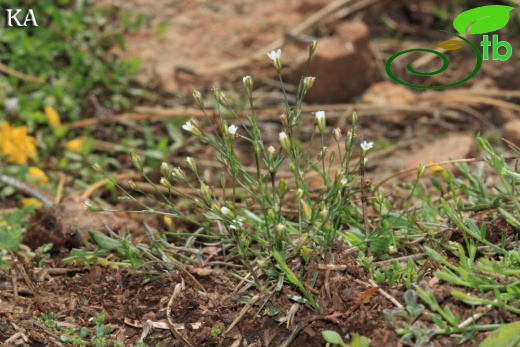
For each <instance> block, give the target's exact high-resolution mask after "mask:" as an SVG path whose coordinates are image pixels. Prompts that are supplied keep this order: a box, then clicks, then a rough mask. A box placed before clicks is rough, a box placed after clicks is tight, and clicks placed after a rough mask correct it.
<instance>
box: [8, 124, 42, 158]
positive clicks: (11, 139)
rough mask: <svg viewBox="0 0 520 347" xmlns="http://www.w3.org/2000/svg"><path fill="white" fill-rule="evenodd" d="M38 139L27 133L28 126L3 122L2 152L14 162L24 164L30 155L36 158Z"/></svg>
mask: <svg viewBox="0 0 520 347" xmlns="http://www.w3.org/2000/svg"><path fill="white" fill-rule="evenodd" d="M36 145H37V142H36V139H35V138H34V137H32V136H29V135H27V127H26V126H25V125H24V126H21V127H11V125H10V124H9V123H7V122H3V123H2V129H1V130H0V153H1V154H2V155H4V156H6V157H7V161H9V162H10V163H13V164H19V165H23V164H25V163H27V160H28V158H29V157H31V158H36V157H37V153H36Z"/></svg>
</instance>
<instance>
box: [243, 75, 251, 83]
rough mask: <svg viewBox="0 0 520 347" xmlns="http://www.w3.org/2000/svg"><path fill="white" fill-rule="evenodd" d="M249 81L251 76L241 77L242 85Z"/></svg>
mask: <svg viewBox="0 0 520 347" xmlns="http://www.w3.org/2000/svg"><path fill="white" fill-rule="evenodd" d="M250 79H251V76H244V77H242V82H244V84H247V81H248V80H250Z"/></svg>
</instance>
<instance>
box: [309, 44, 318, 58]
mask: <svg viewBox="0 0 520 347" xmlns="http://www.w3.org/2000/svg"><path fill="white" fill-rule="evenodd" d="M317 46H318V41H316V40H312V41H311V42H309V57H311V56H312V55H313V54H314V52H316V47H317Z"/></svg>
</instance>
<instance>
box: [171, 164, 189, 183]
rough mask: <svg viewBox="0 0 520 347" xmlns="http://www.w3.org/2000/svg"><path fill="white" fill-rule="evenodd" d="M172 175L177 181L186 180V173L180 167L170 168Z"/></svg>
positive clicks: (185, 181)
mask: <svg viewBox="0 0 520 347" xmlns="http://www.w3.org/2000/svg"><path fill="white" fill-rule="evenodd" d="M172 177H173V178H174V179H176V180H177V181H179V182H183V183H187V182H188V177H186V174H185V173H184V171H182V170H181V169H180V168H175V169H172Z"/></svg>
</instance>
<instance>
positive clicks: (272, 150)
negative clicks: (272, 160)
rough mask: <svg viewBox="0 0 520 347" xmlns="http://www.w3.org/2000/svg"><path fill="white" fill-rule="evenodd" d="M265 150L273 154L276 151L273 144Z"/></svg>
mask: <svg viewBox="0 0 520 347" xmlns="http://www.w3.org/2000/svg"><path fill="white" fill-rule="evenodd" d="M267 152H269V154H273V155H274V154H275V153H276V148H274V147H273V146H269V147H268V148H267Z"/></svg>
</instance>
